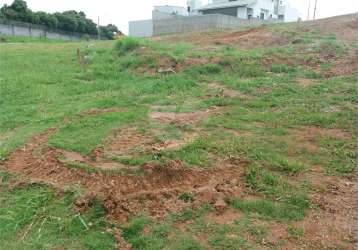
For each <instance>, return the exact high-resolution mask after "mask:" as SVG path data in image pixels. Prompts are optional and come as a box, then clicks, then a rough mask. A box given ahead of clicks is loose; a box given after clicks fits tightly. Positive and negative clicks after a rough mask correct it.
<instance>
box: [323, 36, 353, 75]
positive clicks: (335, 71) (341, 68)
mask: <svg viewBox="0 0 358 250" xmlns="http://www.w3.org/2000/svg"><path fill="white" fill-rule="evenodd" d="M357 33H358V32H357ZM357 72H358V50H354V51H350V52H349V54H348V55H346V56H344V57H342V58H339V59H337V60H335V61H334V63H333V67H332V68H331V69H330V70H329V71H328V72H327V73H326V74H325V75H326V76H328V77H332V76H345V75H352V74H356V73H357Z"/></svg>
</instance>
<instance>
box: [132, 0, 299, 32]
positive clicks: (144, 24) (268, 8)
mask: <svg viewBox="0 0 358 250" xmlns="http://www.w3.org/2000/svg"><path fill="white" fill-rule="evenodd" d="M286 1H288V0H213V1H212V2H211V3H210V4H208V5H205V6H201V0H188V7H187V8H185V7H181V6H170V5H164V6H155V7H154V9H153V11H152V19H148V20H139V21H131V22H129V35H130V36H137V37H150V36H153V35H158V34H166V32H167V33H170V32H171V33H173V32H176V31H177V30H180V32H184V31H183V30H185V28H186V29H189V28H190V30H201V29H204V28H206V29H209V28H218V27H220V28H233V26H235V25H236V26H235V27H237V26H240V25H249V24H255V23H256V24H257V23H272V22H277V21H278V20H277V19H279V20H282V21H297V19H298V15H297V11H296V12H295V11H294V9H293V8H290V7H289V5H288V4H286ZM210 14H216V15H210ZM206 15H210V16H206ZM229 16H230V17H229ZM233 17H235V18H233ZM218 18H219V19H220V21H218V20H217V19H218ZM243 19H249V20H251V21H247V20H243ZM228 20H230V21H228ZM234 24H235V25H234ZM210 25H211V26H210ZM169 26H170V27H169Z"/></svg>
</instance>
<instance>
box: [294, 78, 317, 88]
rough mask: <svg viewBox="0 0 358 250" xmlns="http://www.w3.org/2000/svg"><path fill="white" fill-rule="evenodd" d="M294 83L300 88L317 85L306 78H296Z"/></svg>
mask: <svg viewBox="0 0 358 250" xmlns="http://www.w3.org/2000/svg"><path fill="white" fill-rule="evenodd" d="M296 82H297V84H298V85H299V86H301V87H310V86H314V85H316V84H317V81H316V80H314V79H308V78H298V79H296Z"/></svg>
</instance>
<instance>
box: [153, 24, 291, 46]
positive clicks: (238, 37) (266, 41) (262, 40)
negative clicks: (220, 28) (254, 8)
mask: <svg viewBox="0 0 358 250" xmlns="http://www.w3.org/2000/svg"><path fill="white" fill-rule="evenodd" d="M153 39H154V40H161V41H168V42H173V41H175V42H178V41H185V42H189V43H193V44H196V45H200V47H201V48H203V47H204V48H205V50H211V49H216V48H218V47H219V46H222V45H230V46H235V47H238V48H240V49H252V48H258V47H266V46H280V45H285V44H289V43H290V41H289V39H287V38H285V37H283V36H281V35H280V34H278V33H273V32H270V31H268V30H267V29H265V27H256V28H251V29H246V30H241V31H234V32H232V31H224V32H192V33H187V34H181V35H168V36H162V37H156V38H153Z"/></svg>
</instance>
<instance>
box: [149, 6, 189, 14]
mask: <svg viewBox="0 0 358 250" xmlns="http://www.w3.org/2000/svg"><path fill="white" fill-rule="evenodd" d="M154 11H159V12H162V13H167V14H174V15H181V16H187V15H188V11H187V9H186V8H184V7H181V6H170V5H163V6H154Z"/></svg>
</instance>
